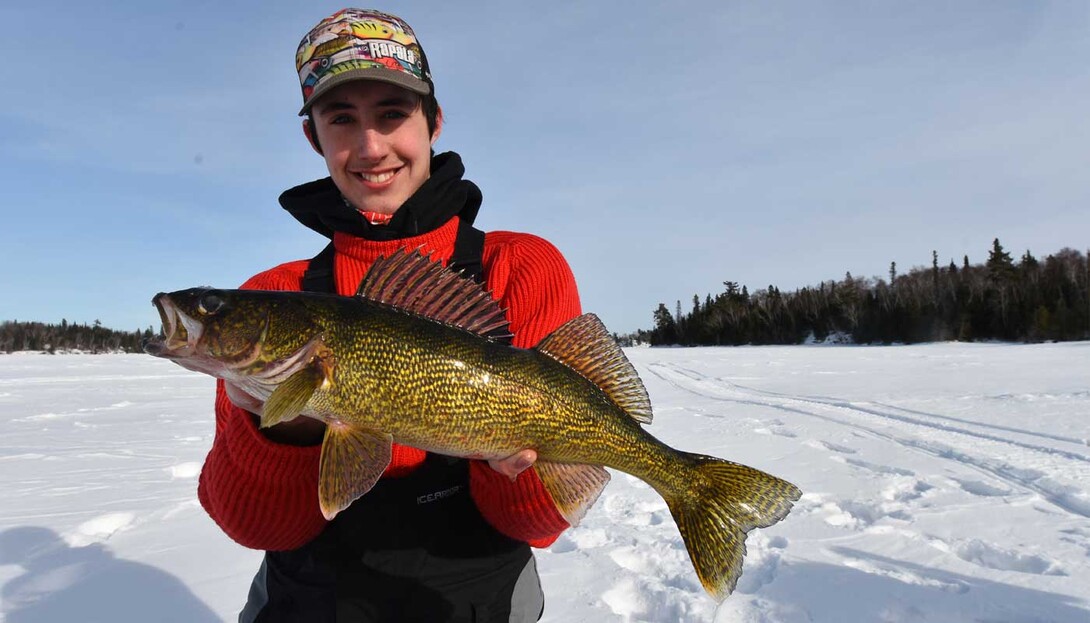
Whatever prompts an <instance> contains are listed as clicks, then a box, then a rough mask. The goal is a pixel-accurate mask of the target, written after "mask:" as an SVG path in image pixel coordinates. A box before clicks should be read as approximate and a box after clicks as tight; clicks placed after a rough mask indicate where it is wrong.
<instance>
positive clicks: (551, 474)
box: [534, 460, 609, 526]
mask: <svg viewBox="0 0 1090 623" xmlns="http://www.w3.org/2000/svg"><path fill="white" fill-rule="evenodd" d="M534 469H535V470H537V475H538V476H539V477H540V478H541V482H542V484H544V485H545V489H546V490H547V491H548V492H549V495H550V496H552V498H553V503H554V504H556V508H557V510H558V511H560V514H561V515H563V516H564V519H565V520H566V521H567V522H568V524H570V525H572V526H577V525H579V522H580V521H582V519H583V515H586V514H587V510H589V509H590V507H591V506H593V505H594V502H596V501H597V500H598V496H599V495H601V494H602V489H605V487H606V484H607V483H609V472H607V471H606V468H604V467H602V466H601V465H587V464H585V463H554V462H551V461H541V460H539V461H538V462H536V463H534Z"/></svg>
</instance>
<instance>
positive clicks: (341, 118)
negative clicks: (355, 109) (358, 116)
mask: <svg viewBox="0 0 1090 623" xmlns="http://www.w3.org/2000/svg"><path fill="white" fill-rule="evenodd" d="M351 121H352V117H349V116H348V115H337V116H335V117H333V118H331V119H330V120H329V124H330V125H343V124H345V123H351Z"/></svg>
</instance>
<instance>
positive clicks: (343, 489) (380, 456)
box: [318, 422, 393, 519]
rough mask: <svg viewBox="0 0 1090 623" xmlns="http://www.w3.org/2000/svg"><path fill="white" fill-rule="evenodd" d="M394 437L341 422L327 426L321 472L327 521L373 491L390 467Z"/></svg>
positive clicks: (320, 498) (321, 497)
mask: <svg viewBox="0 0 1090 623" xmlns="http://www.w3.org/2000/svg"><path fill="white" fill-rule="evenodd" d="M392 444H393V437H391V436H390V435H389V434H388V433H380V432H378V431H373V430H367V429H363V428H354V427H352V426H349V425H347V424H342V423H340V422H332V423H328V424H327V425H326V429H325V440H323V441H322V458H321V463H320V467H319V472H318V505H319V506H320V507H321V509H322V515H324V516H325V518H326V519H333V518H334V517H336V516H337V513H339V512H341V511H342V510H344V509H346V508H348V505H349V504H351V503H352V502H354V501H356V499H357V498H359V497H360V496H362V495H363V494H364V493H367V492H368V491H370V490H371V487H373V486H375V482H377V481H378V479H379V477H380V476H382V472H383V471H385V470H386V466H387V465H389V464H390V452H391V446H392Z"/></svg>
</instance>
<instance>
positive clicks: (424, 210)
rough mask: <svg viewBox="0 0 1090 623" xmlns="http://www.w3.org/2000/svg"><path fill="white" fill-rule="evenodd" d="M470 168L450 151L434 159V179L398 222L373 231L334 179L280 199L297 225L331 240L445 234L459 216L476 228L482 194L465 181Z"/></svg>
mask: <svg viewBox="0 0 1090 623" xmlns="http://www.w3.org/2000/svg"><path fill="white" fill-rule="evenodd" d="M465 171H466V169H465V166H464V165H462V158H461V156H459V155H458V154H456V153H454V152H452V151H448V152H444V153H441V154H439V155H437V156H433V157H432V159H431V177H429V178H428V179H427V180H425V181H424V183H423V184H422V185H421V186H420V188H418V189H417V191H416V192H415V193H413V195H412V196H411V197H409V198H408V199H407V200H406V201H405V203H403V204H402V205H401V207H400V208H399V209H398V211H397V212H395V213H394V218H393V219H392V220H391V221H390V222H389V223H385V224H383V225H372V224H371V223H370V222H368V221H367V219H366V218H364V217H363V215H362V214H360V212H359V211H357V210H356V209H355V208H353V207H352V206H350V205H348V203H347V202H346V201H345V200H344V197H342V196H341V192H340V190H338V189H337V187H336V186H335V185H334V184H333V180H332V179H331V178H328V177H326V178H323V179H320V180H315V181H313V182H307V183H306V184H301V185H299V186H296V187H295V188H291V189H289V190H286V191H284V193H283V194H282V195H280V205H281V206H282V207H283V208H284V209H285V210H287V211H288V212H289V213H290V214H291V215H292V216H294V217H295V219H296V220H297V221H299V222H300V223H302V224H303V225H306V226H307V227H309V228H310V229H313V230H314V231H316V232H318V233H319V234H322V235H323V236H325V237H326V238H330V239H332V238H333V232H342V233H346V234H351V235H353V236H358V237H360V238H364V239H366V240H397V239H400V238H409V237H411V236H419V235H420V234H424V233H427V232H429V231H432V230H434V229H437V228H439V227H440V226H442V225H443V224H444V223H446V222H447V221H449V220H450V219H451V218H452V217H454V216H459V217H461V219H462V220H463V221H465V222H466V224H469V225H471V224H473V220H474V219H475V218H477V211H478V210H479V209H480V208H481V199H482V195H481V190H480V189H479V188H477V185H476V184H474V183H473V182H471V181H469V180H466V179H462V175H464V174H465Z"/></svg>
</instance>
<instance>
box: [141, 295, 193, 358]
mask: <svg viewBox="0 0 1090 623" xmlns="http://www.w3.org/2000/svg"><path fill="white" fill-rule="evenodd" d="M151 302H152V304H153V305H155V307H156V308H157V309H158V310H159V318H160V319H161V320H162V323H163V333H162V335H157V336H155V337H151V338H148V339H147V340H145V341H144V352H145V353H147V354H149V355H154V356H155V357H166V358H170V359H178V358H183V357H189V356H191V355H193V354H194V353H195V352H196V350H197V343H198V342H200V339H201V335H203V334H204V325H203V324H201V322H200V321H199V320H197V319H195V318H193V317H192V316H189V315H188V314H186V313H185V312H183V311H182V310H181V309H179V308H178V306H177V305H176V304H175V303H174V301H172V300H171V299H170V295H168V294H165V293H163V292H160V293H159V294H156V295H155V298H153V299H152V300H151Z"/></svg>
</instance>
